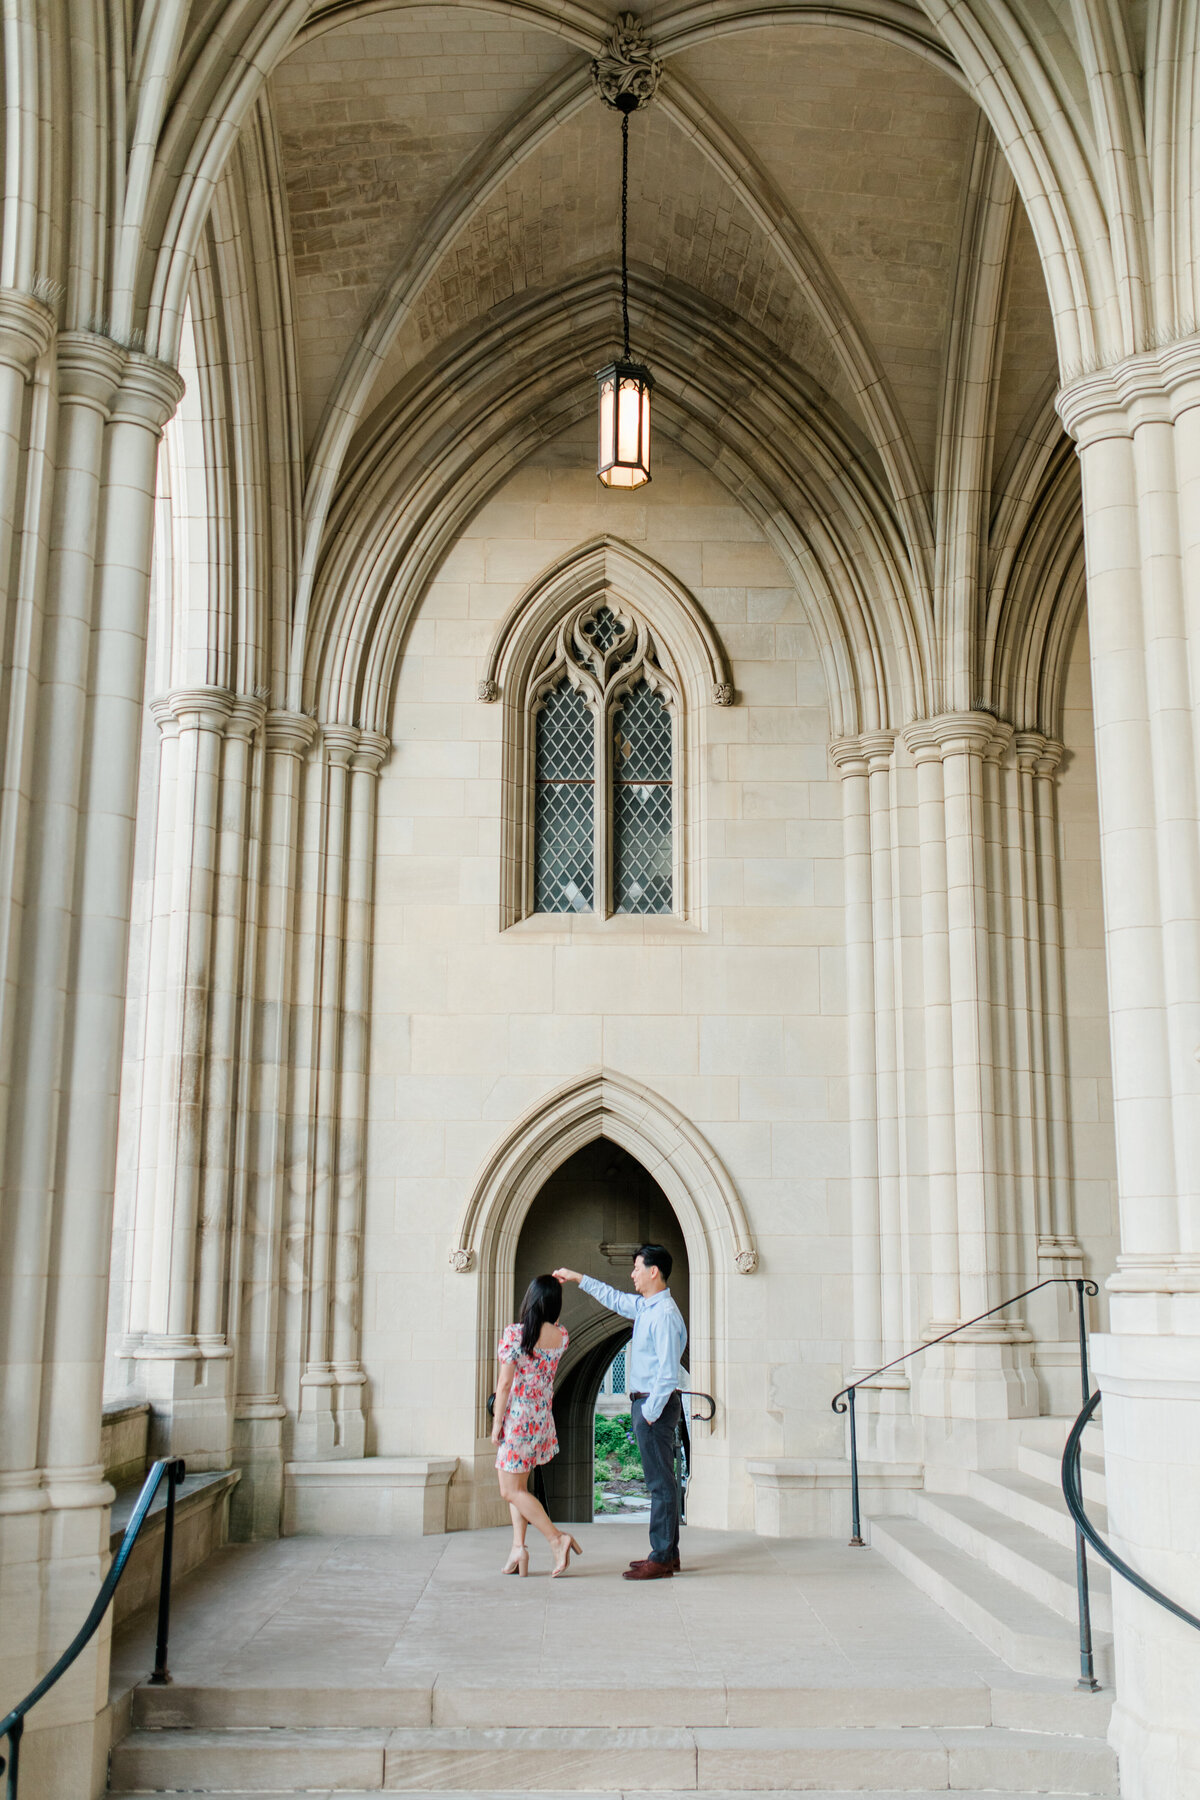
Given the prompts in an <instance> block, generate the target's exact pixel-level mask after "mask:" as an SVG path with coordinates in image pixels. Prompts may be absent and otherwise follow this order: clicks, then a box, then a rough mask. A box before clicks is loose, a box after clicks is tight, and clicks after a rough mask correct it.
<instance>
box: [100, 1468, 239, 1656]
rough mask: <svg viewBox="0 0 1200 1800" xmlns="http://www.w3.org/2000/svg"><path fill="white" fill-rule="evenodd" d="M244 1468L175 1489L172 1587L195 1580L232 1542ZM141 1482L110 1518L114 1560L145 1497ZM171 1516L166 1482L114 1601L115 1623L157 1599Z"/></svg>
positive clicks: (202, 1477)
mask: <svg viewBox="0 0 1200 1800" xmlns="http://www.w3.org/2000/svg"><path fill="white" fill-rule="evenodd" d="M241 1478H242V1476H241V1470H240V1469H221V1470H217V1471H215V1472H214V1473H211V1474H202V1475H189V1476H188V1477H187V1478H186V1480H184V1481H182V1482H181V1483H180V1485H179V1487H178V1488H177V1489H176V1490H175V1544H174V1549H173V1552H172V1557H171V1585H172V1587H174V1586H175V1585H176V1583H178V1582H179V1581H181V1580H182V1579H183V1577H184V1576H185V1575H190V1574H191V1572H192V1570H193V1569H198V1568H199V1567H200V1564H201V1563H202V1562H205V1561H207V1559H208V1558H209V1557H210V1556H211V1555H212V1553H213V1551H214V1550H218V1549H220V1547H221V1545H222V1544H224V1543H226V1542H227V1540H228V1538H229V1496H230V1494H231V1493H232V1492H233V1490H234V1488H235V1487H236V1486H237V1484H238V1482H239V1481H240V1480H241ZM141 1490H142V1483H141V1482H138V1484H137V1486H136V1487H129V1488H126V1489H124V1491H123V1492H122V1493H119V1494H118V1495H117V1497H116V1499H115V1500H114V1501H113V1505H112V1512H111V1514H110V1533H111V1535H110V1538H109V1549H110V1551H111V1553H112V1554H113V1555H114V1556H115V1555H116V1552H117V1550H118V1548H119V1546H120V1542H121V1539H122V1537H123V1536H124V1534H125V1527H126V1525H127V1524H128V1523H129V1516H130V1514H131V1513H132V1511H133V1509H134V1506H135V1504H136V1502H137V1497H138V1495H139V1494H140V1493H141ZM166 1517H167V1484H166V1482H165V1481H164V1482H163V1483H162V1485H161V1486H160V1488H159V1490H158V1492H157V1494H156V1495H155V1496H154V1503H153V1505H152V1506H151V1508H150V1511H149V1513H148V1514H147V1516H146V1522H145V1524H144V1525H143V1526H142V1529H141V1531H140V1533H139V1534H138V1541H137V1543H136V1544H135V1545H134V1549H133V1554H132V1555H131V1557H130V1558H129V1562H128V1564H127V1566H126V1569H125V1573H124V1574H123V1575H122V1577H121V1579H120V1582H119V1583H118V1584H117V1591H116V1593H115V1595H114V1596H113V1623H114V1624H119V1623H120V1621H121V1620H122V1619H127V1618H128V1617H129V1616H130V1614H131V1613H135V1612H138V1611H140V1609H141V1608H142V1607H143V1606H149V1605H150V1604H151V1603H152V1602H155V1601H157V1599H158V1583H159V1574H160V1571H161V1568H162V1540H163V1530H164V1527H165V1525H166Z"/></svg>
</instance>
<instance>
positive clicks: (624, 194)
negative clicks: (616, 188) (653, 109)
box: [621, 110, 630, 362]
mask: <svg viewBox="0 0 1200 1800" xmlns="http://www.w3.org/2000/svg"><path fill="white" fill-rule="evenodd" d="M621 323H622V325H623V327H624V331H625V361H626V362H628V361H629V355H630V351H629V114H628V112H626V111H624V110H622V113H621Z"/></svg>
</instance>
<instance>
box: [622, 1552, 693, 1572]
mask: <svg viewBox="0 0 1200 1800" xmlns="http://www.w3.org/2000/svg"><path fill="white" fill-rule="evenodd" d="M649 1561H650V1558H649V1557H648V1556H635V1557H634V1559H633V1561H632V1562H631V1563H630V1565H629V1567H630V1568H631V1569H640V1568H641V1567H642V1564H643V1563H648V1562H649ZM670 1566H671V1573H672V1575H678V1573H679V1570H680V1566H681V1565H680V1561H679V1558H678V1557H677V1556H673V1557H672V1558H671V1565H670Z"/></svg>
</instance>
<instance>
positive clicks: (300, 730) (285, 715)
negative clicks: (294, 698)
mask: <svg viewBox="0 0 1200 1800" xmlns="http://www.w3.org/2000/svg"><path fill="white" fill-rule="evenodd" d="M266 733H267V749H268V750H278V751H280V752H282V754H283V755H285V756H303V755H304V754H305V752H306V751H307V750H309V749H311V747H312V744H313V741H314V739H315V738H316V735H317V722H316V720H315V719H310V718H309V716H308V714H307V713H300V712H288V711H285V710H282V709H280V710H277V711H274V712H269V713H268V714H267V715H266Z"/></svg>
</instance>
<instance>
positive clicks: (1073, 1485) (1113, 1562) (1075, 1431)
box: [1062, 1389, 1200, 1631]
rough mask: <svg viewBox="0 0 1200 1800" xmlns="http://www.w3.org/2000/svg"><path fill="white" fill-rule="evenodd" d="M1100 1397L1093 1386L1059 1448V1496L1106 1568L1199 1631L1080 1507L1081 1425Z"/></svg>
mask: <svg viewBox="0 0 1200 1800" xmlns="http://www.w3.org/2000/svg"><path fill="white" fill-rule="evenodd" d="M1101 1398H1102V1395H1101V1393H1100V1390H1099V1389H1097V1390H1096V1392H1095V1393H1094V1394H1093V1395H1092V1396H1091V1398H1090V1399H1089V1400H1088V1402H1087V1404H1086V1405H1085V1407H1084V1409H1083V1411H1082V1412H1081V1413H1080V1415H1079V1417H1078V1418H1077V1419H1076V1421H1075V1423H1074V1425H1072V1427H1071V1431H1070V1435H1069V1436H1068V1438H1067V1442H1066V1448H1065V1449H1064V1450H1063V1459H1062V1491H1063V1499H1064V1500H1065V1501H1066V1503H1067V1511H1068V1512H1069V1513H1070V1515H1071V1517H1072V1518H1073V1519H1074V1521H1075V1528H1076V1530H1077V1531H1078V1532H1079V1533H1080V1535H1081V1536H1083V1537H1085V1538H1086V1539H1087V1541H1088V1543H1089V1544H1090V1545H1091V1546H1092V1549H1093V1550H1094V1551H1095V1552H1096V1554H1097V1556H1102V1557H1103V1558H1104V1560H1105V1562H1106V1563H1107V1564H1108V1566H1109V1568H1110V1569H1115V1570H1116V1571H1117V1574H1118V1575H1123V1576H1124V1577H1125V1579H1126V1581H1129V1582H1132V1583H1133V1586H1134V1587H1135V1588H1137V1589H1138V1591H1139V1592H1140V1593H1143V1594H1145V1596H1146V1598H1147V1599H1148V1600H1154V1601H1157V1603H1158V1605H1159V1606H1165V1607H1166V1609H1167V1611H1168V1612H1169V1613H1174V1614H1175V1617H1176V1618H1177V1619H1182V1620H1183V1622H1184V1624H1185V1625H1192V1626H1194V1627H1195V1629H1196V1630H1197V1631H1200V1619H1198V1618H1197V1617H1196V1615H1195V1613H1190V1612H1189V1611H1188V1610H1187V1608H1186V1606H1180V1605H1179V1604H1178V1602H1177V1601H1175V1600H1171V1599H1169V1598H1168V1596H1167V1595H1166V1594H1164V1593H1161V1592H1160V1591H1159V1589H1158V1588H1156V1587H1155V1585H1154V1583H1153V1582H1152V1581H1147V1580H1146V1577H1145V1576H1144V1575H1139V1574H1138V1572H1137V1570H1136V1569H1131V1568H1130V1566H1129V1564H1128V1563H1127V1562H1126V1561H1125V1558H1124V1557H1123V1556H1118V1555H1117V1552H1116V1551H1115V1550H1114V1549H1113V1548H1112V1547H1111V1545H1109V1544H1106V1543H1105V1541H1104V1539H1103V1538H1102V1537H1101V1536H1100V1533H1099V1532H1098V1531H1097V1530H1096V1527H1095V1526H1094V1525H1093V1524H1092V1521H1091V1520H1090V1519H1089V1518H1088V1516H1087V1513H1086V1512H1085V1511H1084V1509H1083V1474H1082V1471H1081V1469H1080V1466H1079V1459H1080V1453H1081V1450H1082V1446H1083V1433H1084V1427H1085V1426H1086V1425H1088V1424H1089V1423H1090V1421H1091V1418H1092V1414H1093V1413H1094V1412H1095V1410H1096V1408H1097V1407H1098V1406H1099V1404H1100V1401H1101Z"/></svg>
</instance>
